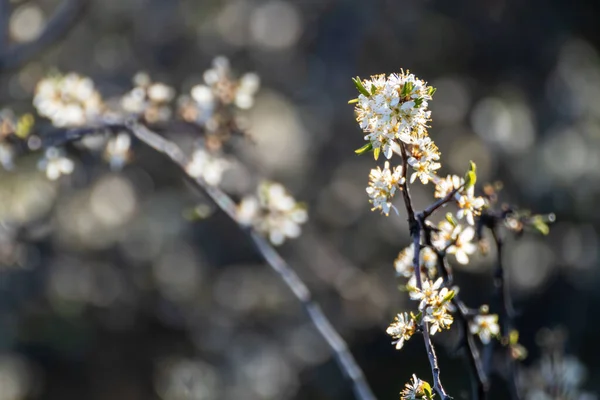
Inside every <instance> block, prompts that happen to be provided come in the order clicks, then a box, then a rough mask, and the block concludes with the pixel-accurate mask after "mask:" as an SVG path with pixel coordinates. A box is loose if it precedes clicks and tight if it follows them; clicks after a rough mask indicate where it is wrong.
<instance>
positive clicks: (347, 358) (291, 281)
mask: <svg viewBox="0 0 600 400" xmlns="http://www.w3.org/2000/svg"><path fill="white" fill-rule="evenodd" d="M121 129H126V130H127V131H129V132H130V133H131V134H132V135H133V136H135V137H136V138H137V139H138V140H139V141H140V142H142V143H144V144H146V145H148V146H149V147H151V148H153V149H154V150H156V151H158V152H159V153H162V154H165V155H166V156H167V157H169V159H170V160H171V161H172V162H173V163H174V164H176V165H177V166H178V167H179V168H181V170H182V171H183V173H184V174H185V175H186V176H187V177H188V178H189V179H190V180H191V181H192V182H194V184H195V185H196V186H198V187H199V188H200V189H201V190H203V191H204V192H206V193H207V194H208V196H209V197H210V198H211V199H212V200H213V201H214V202H215V203H216V204H217V206H218V207H219V208H220V209H221V210H223V211H224V212H225V213H226V214H227V215H228V216H229V217H230V218H231V219H232V220H233V221H234V222H236V223H238V220H237V212H236V205H235V203H234V202H233V200H232V199H231V198H230V197H229V196H227V194H225V193H224V192H223V191H222V190H220V189H219V188H217V187H215V186H210V185H208V184H207V183H206V182H205V181H204V180H203V179H202V178H196V177H192V176H190V175H189V174H188V173H187V172H186V166H187V165H188V159H187V157H186V155H185V154H184V152H183V151H182V150H181V149H180V148H179V146H177V145H176V144H175V143H173V142H171V141H169V140H167V139H165V138H164V137H162V136H160V135H158V134H157V133H155V132H153V131H151V130H150V129H148V128H147V127H145V126H144V125H141V124H138V123H137V122H127V123H125V124H110V125H106V126H103V127H95V128H94V127H92V128H81V129H68V130H63V131H62V132H63V133H64V134H63V135H62V136H61V135H60V132H59V131H55V132H53V133H52V134H51V135H49V136H48V137H46V138H42V144H43V145H49V146H56V145H60V144H64V143H66V142H68V141H70V140H77V139H80V138H82V137H83V136H85V135H90V134H94V133H99V132H102V131H103V130H111V131H118V130H121ZM238 225H239V226H240V228H241V229H243V230H244V231H247V232H248V233H249V235H250V237H251V239H252V241H253V243H254V245H255V246H256V248H257V250H258V252H259V253H260V254H261V256H262V257H263V258H264V259H265V261H266V262H267V264H269V266H270V267H271V268H272V269H273V270H274V271H275V272H277V273H278V274H279V276H280V277H281V278H282V280H283V281H284V282H285V283H286V285H287V286H288V287H289V288H290V290H291V291H292V292H293V293H294V295H295V296H296V298H297V299H298V300H299V301H300V302H301V303H302V306H303V307H304V309H305V311H306V312H307V314H308V316H309V318H310V320H311V321H312V323H313V325H314V326H315V327H316V328H317V330H318V331H319V333H320V334H321V336H322V337H323V338H324V339H325V341H326V342H327V344H328V345H329V346H330V347H331V349H332V350H333V353H334V356H335V359H336V361H337V363H338V365H339V367H340V369H341V370H342V371H343V372H344V374H345V375H346V376H347V377H348V378H349V379H350V380H351V381H352V385H353V390H354V394H355V396H356V398H357V399H359V400H375V399H376V398H375V395H374V394H373V392H372V391H371V389H370V388H369V385H368V383H367V382H366V379H365V376H364V374H363V372H362V370H361V369H360V367H359V366H358V364H357V363H356V360H355V359H354V357H353V356H352V354H351V353H350V351H349V349H348V345H347V344H346V342H345V341H344V340H343V339H342V337H341V336H340V335H339V333H338V332H337V331H336V330H335V328H334V327H333V326H332V325H331V323H330V322H329V320H328V319H327V317H326V316H325V314H324V313H323V311H322V310H321V308H320V307H319V305H318V304H317V303H316V302H315V301H314V300H313V299H312V295H311V293H310V291H309V289H308V288H307V287H306V285H305V284H304V282H302V280H301V279H300V277H299V276H298V275H297V274H296V273H295V272H294V270H292V268H291V267H290V266H289V265H288V264H287V263H286V262H285V260H284V259H283V258H281V256H280V255H279V254H278V253H277V252H276V251H275V250H274V249H273V247H272V246H271V245H270V244H269V243H268V242H267V241H266V240H265V239H264V238H263V237H262V236H261V235H259V234H258V233H257V232H256V231H255V230H254V229H252V228H248V227H244V226H242V225H241V224H239V223H238Z"/></svg>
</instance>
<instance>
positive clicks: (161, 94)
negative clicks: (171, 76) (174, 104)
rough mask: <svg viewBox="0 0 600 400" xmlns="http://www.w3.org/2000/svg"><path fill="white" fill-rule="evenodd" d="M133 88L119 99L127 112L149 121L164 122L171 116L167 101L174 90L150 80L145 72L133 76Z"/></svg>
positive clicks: (171, 97) (172, 96)
mask: <svg viewBox="0 0 600 400" xmlns="http://www.w3.org/2000/svg"><path fill="white" fill-rule="evenodd" d="M133 83H134V85H135V86H134V88H133V89H131V91H129V92H128V93H126V94H125V95H124V96H123V98H122V99H121V106H122V107H123V109H124V110H125V111H127V112H128V113H131V114H134V115H136V116H138V117H141V118H143V119H144V120H145V121H147V122H149V123H157V122H165V121H168V120H169V119H170V118H171V114H172V111H171V107H170V106H169V103H170V102H171V101H172V100H173V98H174V97H175V90H174V89H173V88H172V87H170V86H167V85H165V84H164V83H160V82H152V80H151V79H150V76H149V75H148V74H146V73H145V72H139V73H137V74H136V75H135V76H134V78H133Z"/></svg>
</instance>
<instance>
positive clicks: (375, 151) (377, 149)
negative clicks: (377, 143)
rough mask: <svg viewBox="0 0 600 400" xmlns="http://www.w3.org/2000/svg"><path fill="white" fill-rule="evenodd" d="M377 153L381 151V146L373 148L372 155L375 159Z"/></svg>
mask: <svg viewBox="0 0 600 400" xmlns="http://www.w3.org/2000/svg"><path fill="white" fill-rule="evenodd" d="M379 153H381V147H378V148H376V149H373V156H374V157H375V160H377V159H378V158H379Z"/></svg>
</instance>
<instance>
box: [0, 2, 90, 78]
mask: <svg viewBox="0 0 600 400" xmlns="http://www.w3.org/2000/svg"><path fill="white" fill-rule="evenodd" d="M8 3H10V1H9V0H0V18H1V20H0V23H2V24H3V25H2V28H0V29H1V30H2V33H0V35H2V36H1V37H0V70H7V69H14V68H19V67H21V66H22V65H24V64H26V63H27V62H29V61H30V60H31V59H33V58H34V57H36V56H37V55H38V54H39V53H41V52H42V51H44V50H46V49H47V48H48V47H50V46H51V45H53V44H54V43H55V42H57V41H58V40H60V39H61V38H62V37H63V36H64V35H65V34H66V33H67V32H68V31H69V30H70V29H71V28H72V27H73V26H74V25H75V23H76V22H77V19H78V18H79V17H80V16H81V15H82V14H83V11H84V10H85V8H86V6H87V5H88V4H89V0H63V2H62V3H61V4H60V5H59V6H58V8H57V10H56V11H55V12H54V14H53V15H52V17H50V19H49V21H48V23H47V24H46V27H45V28H44V30H43V31H42V32H40V35H39V36H38V37H37V38H36V39H34V40H32V41H30V42H26V43H23V44H19V45H15V46H10V47H9V46H8V43H7V40H8V19H9V17H10V5H9V4H8Z"/></svg>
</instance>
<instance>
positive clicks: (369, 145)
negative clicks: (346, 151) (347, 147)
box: [354, 142, 373, 156]
mask: <svg viewBox="0 0 600 400" xmlns="http://www.w3.org/2000/svg"><path fill="white" fill-rule="evenodd" d="M371 150H373V143H371V142H369V143H367V144H365V145H364V146H363V147H361V148H360V149H356V150H354V152H355V153H356V154H358V155H359V156H360V155H363V154H365V153H366V152H368V151H371Z"/></svg>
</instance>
